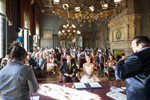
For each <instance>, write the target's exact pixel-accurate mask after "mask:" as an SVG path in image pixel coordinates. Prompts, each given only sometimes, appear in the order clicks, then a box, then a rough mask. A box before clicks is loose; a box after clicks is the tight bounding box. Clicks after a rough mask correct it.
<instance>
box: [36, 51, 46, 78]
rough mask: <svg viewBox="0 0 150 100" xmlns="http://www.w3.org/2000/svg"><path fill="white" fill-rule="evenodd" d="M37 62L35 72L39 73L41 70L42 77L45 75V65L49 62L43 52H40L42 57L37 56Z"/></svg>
mask: <svg viewBox="0 0 150 100" xmlns="http://www.w3.org/2000/svg"><path fill="white" fill-rule="evenodd" d="M35 62H36V63H37V66H35V73H36V74H37V75H38V70H41V71H42V73H41V75H42V77H43V76H44V65H45V64H46V63H47V61H46V59H45V58H44V57H43V53H41V54H40V57H39V58H38V56H37V58H36V60H35Z"/></svg>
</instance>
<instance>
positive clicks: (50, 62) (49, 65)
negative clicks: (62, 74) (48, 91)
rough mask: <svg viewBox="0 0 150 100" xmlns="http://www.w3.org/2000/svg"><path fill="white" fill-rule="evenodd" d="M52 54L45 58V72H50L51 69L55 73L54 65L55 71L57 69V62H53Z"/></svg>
mask: <svg viewBox="0 0 150 100" xmlns="http://www.w3.org/2000/svg"><path fill="white" fill-rule="evenodd" d="M54 60H55V59H54V56H53V54H51V55H50V57H48V58H47V61H48V63H47V72H50V71H51V70H53V73H55V67H56V72H57V71H58V66H57V64H55V63H54Z"/></svg>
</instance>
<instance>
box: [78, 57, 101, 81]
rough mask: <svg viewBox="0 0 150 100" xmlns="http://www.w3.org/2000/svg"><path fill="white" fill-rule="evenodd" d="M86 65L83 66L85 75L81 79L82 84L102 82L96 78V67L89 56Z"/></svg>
mask: <svg viewBox="0 0 150 100" xmlns="http://www.w3.org/2000/svg"><path fill="white" fill-rule="evenodd" d="M86 61H87V62H86V63H84V64H83V73H84V75H83V76H82V77H81V80H80V82H96V81H100V80H99V78H98V77H96V76H95V75H94V74H93V73H94V65H93V64H92V63H91V58H90V57H89V56H87V57H86Z"/></svg>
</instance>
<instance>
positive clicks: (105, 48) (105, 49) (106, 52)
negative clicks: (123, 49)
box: [104, 46, 108, 58]
mask: <svg viewBox="0 0 150 100" xmlns="http://www.w3.org/2000/svg"><path fill="white" fill-rule="evenodd" d="M104 55H105V57H106V58H108V50H107V47H106V46H104Z"/></svg>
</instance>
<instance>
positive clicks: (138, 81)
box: [115, 47, 150, 100]
mask: <svg viewBox="0 0 150 100" xmlns="http://www.w3.org/2000/svg"><path fill="white" fill-rule="evenodd" d="M115 75H116V77H117V78H118V79H120V80H125V79H126V88H127V90H126V92H127V100H150V93H149V92H150V47H145V48H143V49H142V50H140V51H139V52H137V53H134V54H132V55H131V56H129V57H128V58H127V60H126V61H124V60H120V61H119V62H118V63H117V64H116V67H115Z"/></svg>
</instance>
